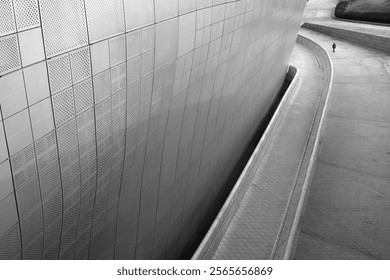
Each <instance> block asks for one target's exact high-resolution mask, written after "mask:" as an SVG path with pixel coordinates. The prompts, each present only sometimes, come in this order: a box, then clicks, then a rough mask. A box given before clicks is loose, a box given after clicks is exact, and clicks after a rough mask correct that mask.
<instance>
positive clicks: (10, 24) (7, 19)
mask: <svg viewBox="0 0 390 280" xmlns="http://www.w3.org/2000/svg"><path fill="white" fill-rule="evenodd" d="M0 11H1V20H0V36H4V35H7V34H9V33H12V32H15V31H16V27H15V19H14V12H13V9H12V1H11V0H2V1H0Z"/></svg>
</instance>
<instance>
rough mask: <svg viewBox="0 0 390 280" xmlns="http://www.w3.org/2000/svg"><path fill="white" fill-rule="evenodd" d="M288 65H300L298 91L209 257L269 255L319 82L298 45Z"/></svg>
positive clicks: (314, 108) (310, 61) (310, 60)
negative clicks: (217, 244) (300, 76)
mask: <svg viewBox="0 0 390 280" xmlns="http://www.w3.org/2000/svg"><path fill="white" fill-rule="evenodd" d="M292 64H293V65H294V66H297V67H298V68H300V69H302V72H301V75H302V84H301V86H300V90H299V92H298V93H297V94H294V95H293V96H292V97H291V99H290V100H289V103H288V106H287V108H286V109H285V111H284V113H283V117H282V119H281V121H280V123H279V125H278V127H277V130H276V132H275V134H274V135H273V137H272V139H270V140H271V142H270V146H269V147H268V149H267V152H266V154H265V155H264V157H263V158H261V159H260V160H259V161H258V162H257V163H256V165H257V166H256V167H255V168H256V169H257V171H256V173H255V175H254V177H253V179H252V183H251V184H250V186H249V188H248V191H247V192H246V194H245V196H244V198H243V200H242V202H241V204H240V206H239V208H238V210H237V212H236V213H235V215H234V217H233V219H232V221H231V223H230V224H229V226H228V228H227V230H226V233H225V235H224V236H223V238H222V240H221V242H220V244H219V246H218V247H217V249H216V251H215V253H214V256H213V257H212V259H269V258H270V257H271V254H272V252H273V248H274V246H275V243H276V239H277V236H278V232H279V228H280V227H281V225H282V224H283V222H284V221H283V218H284V213H285V211H286V207H287V206H288V200H289V196H290V193H291V192H292V190H293V188H294V186H295V178H296V177H297V173H298V172H299V171H300V166H301V163H302V157H303V154H304V152H305V149H306V142H307V137H308V135H309V133H310V130H311V125H312V122H313V118H314V117H315V114H316V112H317V109H318V108H317V106H318V104H319V101H320V97H321V93H322V89H323V82H324V73H323V71H322V70H321V69H320V68H319V65H318V63H317V61H316V59H315V58H314V56H313V55H312V54H310V53H309V52H308V51H307V50H306V49H305V48H303V47H302V46H301V45H296V47H295V49H294V53H293V59H292Z"/></svg>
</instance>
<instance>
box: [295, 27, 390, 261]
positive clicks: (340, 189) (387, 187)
mask: <svg viewBox="0 0 390 280" xmlns="http://www.w3.org/2000/svg"><path fill="white" fill-rule="evenodd" d="M374 29H375V27H374ZM301 34H302V35H304V36H306V37H308V38H310V39H312V40H314V41H316V42H317V43H319V44H320V45H322V46H323V47H324V48H325V49H328V50H329V52H330V53H331V45H332V42H333V41H335V40H336V39H335V38H332V37H329V36H326V35H322V34H320V33H316V32H314V31H310V30H304V29H303V30H302V31H301ZM337 42H338V44H337V51H336V53H331V58H332V61H333V64H334V71H335V72H334V84H333V88H332V92H331V95H330V100H329V104H328V108H329V109H328V114H327V119H326V126H325V129H324V131H323V134H322V139H321V148H320V153H319V156H318V161H317V164H316V170H315V172H314V175H313V181H312V185H311V189H310V194H309V199H308V204H307V206H306V212H305V213H306V214H305V216H304V219H303V224H302V228H301V234H300V238H299V242H298V248H297V252H296V259H390V56H389V54H388V53H382V52H379V51H375V50H373V49H369V48H363V47H361V46H358V45H354V44H351V43H349V42H346V41H342V40H340V39H337Z"/></svg>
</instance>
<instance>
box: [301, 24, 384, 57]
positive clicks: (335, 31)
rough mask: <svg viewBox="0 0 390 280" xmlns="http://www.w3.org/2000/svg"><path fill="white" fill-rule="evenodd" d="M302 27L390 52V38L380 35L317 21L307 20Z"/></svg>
mask: <svg viewBox="0 0 390 280" xmlns="http://www.w3.org/2000/svg"><path fill="white" fill-rule="evenodd" d="M302 27H304V28H307V29H311V30H314V31H318V32H321V33H325V34H329V35H331V36H335V37H338V38H340V39H343V40H347V41H350V42H353V43H356V44H360V45H363V46H365V47H369V48H373V49H377V50H380V51H383V52H387V53H390V47H389V46H390V38H389V37H384V36H378V35H372V34H367V33H362V32H356V31H351V30H346V29H341V28H335V27H330V26H325V25H321V24H316V23H311V22H310V23H309V22H305V23H304V24H302Z"/></svg>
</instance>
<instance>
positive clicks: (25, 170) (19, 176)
mask: <svg viewBox="0 0 390 280" xmlns="http://www.w3.org/2000/svg"><path fill="white" fill-rule="evenodd" d="M11 166H12V172H13V176H14V184H15V188H20V187H22V186H24V185H26V184H27V182H28V181H29V179H30V178H32V177H34V176H36V174H37V166H36V162H35V153H34V146H33V145H30V146H28V147H27V148H25V149H24V150H22V151H20V152H19V153H17V154H16V155H15V156H13V157H12V158H11Z"/></svg>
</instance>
